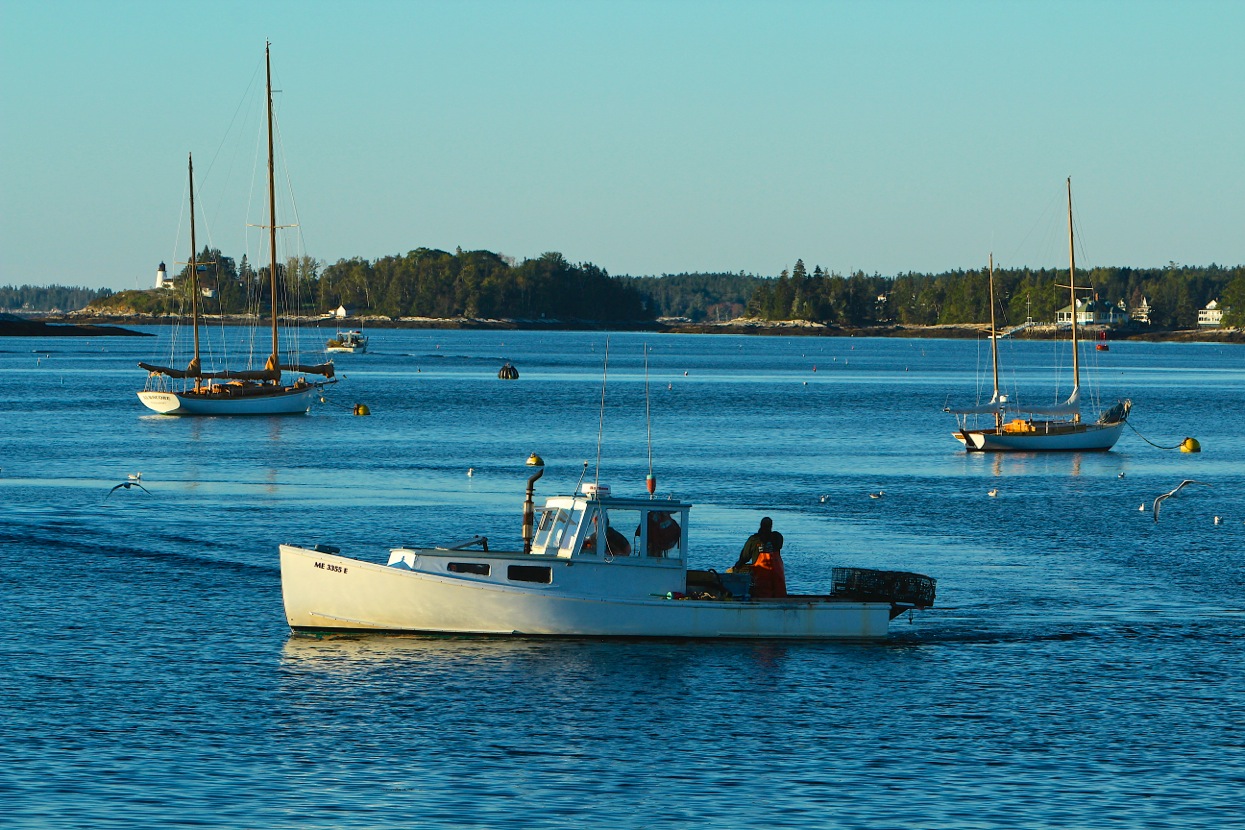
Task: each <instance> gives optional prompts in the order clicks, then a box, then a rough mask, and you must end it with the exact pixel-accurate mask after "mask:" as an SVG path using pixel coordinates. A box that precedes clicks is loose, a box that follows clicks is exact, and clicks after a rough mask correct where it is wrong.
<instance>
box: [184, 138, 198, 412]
mask: <svg viewBox="0 0 1245 830" xmlns="http://www.w3.org/2000/svg"><path fill="white" fill-rule="evenodd" d="M186 166H187V172H188V174H189V176H190V262H189V263H187V265H188V266H189V267H190V320H191V323H192V324H193V326H194V330H195V353H194V358H193V359H192V360H191V361H190V368H191V369H192V370H193V371H194V372H195V388H196V389H198V388H199V374H198V370H199V365H200V364H199V263H198V262H197V261H196V259H195V258H196V256H197V252H198V250H199V249H198V247H197V244H198V243H197V242H196V241H195V157H194V153H190V154H188V155H187V160H186Z"/></svg>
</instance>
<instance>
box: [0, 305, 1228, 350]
mask: <svg viewBox="0 0 1245 830" xmlns="http://www.w3.org/2000/svg"><path fill="white" fill-rule="evenodd" d="M205 319H207V320H210V321H212V322H213V323H215V324H217V325H219V324H221V323H224V324H226V325H239V326H240V325H252V324H254V322H255V317H254V315H241V314H239V315H207V317H206V318H205ZM293 319H295V320H296V321H297V322H299V323H300V324H303V325H317V326H319V327H320V328H323V329H325V330H326V331H327V330H330V329H331V330H333V331H336V330H338V329H360V328H362V329H440V330H455V329H464V330H481V331H487V330H499V331H523V330H531V331H651V332H657V333H665V334H746V335H761V336H786V337H912V338H942V339H960V340H964V339H976V338H984V337H987V335H988V331H989V326H986V325H984V324H980V325H979V324H959V325H956V324H944V325H934V326H904V325H884V326H864V327H860V328H850V327H842V326H831V325H826V324H824V323H812V322H809V321H807V320H759V319H754V318H739V319H736V320H728V321H724V322H717V323H694V322H691V321H688V320H683V319H678V318H666V319H662V320H656V321H632V322H628V323H604V322H601V321H597V320H572V319H567V320H562V319H553V318H538V319H524V318H482V317H446V318H440V317H398V318H396V319H395V318H391V317H384V316H361V317H344V318H339V317H321V316H315V317H299V318H293ZM178 322H182V319H181V318H180V317H177V316H173V315H167V316H165V315H159V316H158V315H100V314H94V313H91V312H90V311H77V312H71V313H69V314H59V315H45V316H43V317H42V318H41V319H39V320H34V319H31V318H28V317H17V316H15V315H7V314H6V315H0V335H4V334H9V335H13V334H15V331H13V330H12V329H13V327H18V328H21V327H23V326H31V327H36V328H32V329H30V334H27V335H25V336H91V335H95V336H108V335H113V336H116V335H123V336H131V337H135V336H137V337H142V336H151V335H149V334H147V333H146V332H136V331H130V330H128V329H125V328H120V327H121V326H160V325H169V324H172V323H178ZM56 324H63V325H56ZM1103 328H1104V327H1102V326H1086V327H1084V328H1082V332H1083V333H1084V338H1085V339H1086V340H1097V339H1098V338H1099V332H1100V331H1101V330H1103ZM1106 330H1107V332H1108V334H1107V340H1108V342H1110V341H1124V340H1142V341H1147V342H1176V343H1245V329H1238V328H1217V329H1163V330H1158V331H1155V330H1146V329H1141V328H1128V329H1106ZM1064 332H1065V330H1064V329H1059V328H1057V327H1055V326H1054V325H1051V324H1037V325H1034V326H1032V327H1030V328H1027V329H1024V330H1021V331H1016V332H1014V333H1012V334H1010V335H1007V336H1009V337H1011V338H1013V339H1020V340H1050V339H1053V338H1055V337H1061V336H1063V334H1064Z"/></svg>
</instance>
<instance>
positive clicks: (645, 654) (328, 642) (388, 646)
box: [281, 634, 859, 681]
mask: <svg viewBox="0 0 1245 830" xmlns="http://www.w3.org/2000/svg"><path fill="white" fill-rule="evenodd" d="M858 647H859V644H852V645H850V646H845V645H842V644H837V643H832V642H824V641H823V642H806V643H799V644H795V643H790V642H775V641H772V640H771V641H764V640H754V641H743V640H732V641H718V642H716V643H714V644H713V647H712V649H710V650H708V651H704V652H701V653H700V654H699V655H698V656H697V657H696V658H695V659H690V660H689V656H688V653H687V650H686V644H685V643H681V642H679V641H676V640H669V641H666V640H652V639H639V638H637V639H624V640H611V641H601V640H594V639H588V638H575V637H568V638H554V639H550V638H546V637H478V636H467V637H455V636H437V635H420V634H403V635H396V634H395V635H386V634H379V635H378V634H363V635H360V634H325V635H322V636H320V637H290V638H288V639H287V640H286V641H285V645H284V647H283V648H282V650H281V662H282V666H283V668H284V669H286V670H288V671H291V672H295V673H299V674H300V675H301V674H304V673H305V674H313V673H314V674H321V675H325V676H340V677H341V679H343V680H346V679H349V680H351V681H353V680H356V679H358V676H359V675H363V674H371V673H373V672H375V671H376V670H378V669H382V668H383V669H385V670H387V671H389V670H394V669H404V670H406V672H408V673H413V674H421V673H423V671H433V672H436V673H437V674H438V675H441V674H444V673H446V672H451V673H452V672H455V671H459V670H473V669H474V670H497V669H509V670H516V669H519V668H522V669H523V671H524V672H535V673H537V674H540V673H543V672H544V671H547V670H553V671H555V672H556V673H559V674H575V675H577V676H595V674H596V673H597V672H599V671H601V670H602V669H603V668H604V667H605V666H606V664H608V665H609V666H615V667H616V666H618V665H619V664H620V661H626V660H627V659H628V656H630V657H631V658H633V659H635V660H637V661H640V662H641V663H642V664H644V665H646V666H648V667H649V668H650V669H653V668H656V669H658V670H664V669H665V668H668V667H675V666H696V665H698V664H701V665H703V663H704V662H705V661H710V662H716V661H718V660H722V661H725V662H727V663H730V664H731V665H732V666H734V667H735V668H736V669H737V668H738V667H739V661H740V660H747V661H750V662H751V663H752V664H753V665H754V666H755V667H757V668H761V669H766V670H774V669H778V668H781V667H782V666H783V665H784V664H785V663H786V661H787V658H788V657H789V656H790V655H791V650H792V648H796V649H823V648H858ZM541 667H544V668H541ZM585 672H588V674H587V675H585V674H584V673H585Z"/></svg>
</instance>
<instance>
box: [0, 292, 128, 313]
mask: <svg viewBox="0 0 1245 830" xmlns="http://www.w3.org/2000/svg"><path fill="white" fill-rule="evenodd" d="M111 294H112V290H111V289H108V288H84V287H81V286H77V285H20V286H19V285H0V311H9V312H15V313H17V312H22V311H74V310H76V309H79V308H85V307H86V306H88V305H90V304H91V303H93V302H95V301H97V300H100V299H102V298H104V297H108V296H110V295H111Z"/></svg>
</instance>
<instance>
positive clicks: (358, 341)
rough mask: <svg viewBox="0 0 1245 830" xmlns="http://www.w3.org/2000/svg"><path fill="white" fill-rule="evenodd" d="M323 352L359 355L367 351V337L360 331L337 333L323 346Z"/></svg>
mask: <svg viewBox="0 0 1245 830" xmlns="http://www.w3.org/2000/svg"><path fill="white" fill-rule="evenodd" d="M325 351H328V352H335V353H342V352H347V353H355V352H357V353H360V354H361V353H363V352H366V351H367V335H366V334H364V333H363V332H361V331H339V332H338V333H337V336H336V337H334V338H333V339H332V340H330V341H329V342H328V345H327V346H325Z"/></svg>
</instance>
